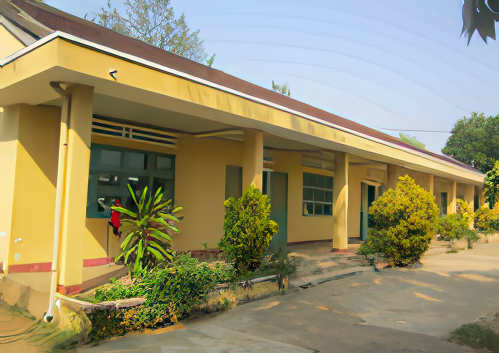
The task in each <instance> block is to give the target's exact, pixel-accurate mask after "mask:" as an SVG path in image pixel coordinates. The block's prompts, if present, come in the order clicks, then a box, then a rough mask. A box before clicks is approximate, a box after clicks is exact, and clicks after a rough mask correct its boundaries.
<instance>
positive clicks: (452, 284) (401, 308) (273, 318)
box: [78, 243, 499, 353]
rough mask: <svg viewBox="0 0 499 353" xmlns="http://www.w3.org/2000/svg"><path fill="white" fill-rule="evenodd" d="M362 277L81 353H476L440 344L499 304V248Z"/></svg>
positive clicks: (432, 258)
mask: <svg viewBox="0 0 499 353" xmlns="http://www.w3.org/2000/svg"><path fill="white" fill-rule="evenodd" d="M423 263H424V266H423V267H422V268H419V269H388V270H383V271H382V272H380V273H375V272H373V271H364V272H360V273H357V274H355V275H353V276H349V277H343V278H341V279H336V280H332V281H328V282H326V283H323V284H320V285H316V286H313V287H310V288H308V289H300V290H298V291H295V292H291V293H288V294H287V295H284V296H278V297H273V298H268V299H265V300H262V301H257V302H253V303H250V304H245V305H242V306H239V307H237V308H235V309H233V310H230V311H228V312H225V313H221V314H218V315H211V316H206V317H203V318H201V319H196V320H191V321H189V320H187V321H184V322H183V326H182V327H181V328H180V329H178V330H175V331H172V332H162V331H156V332H155V334H154V335H150V334H134V335H129V336H126V337H123V338H119V339H116V340H113V341H109V342H106V343H103V344H102V345H100V346H96V347H83V348H80V349H78V352H89V353H97V352H165V353H166V352H172V353H175V352H200V353H204V352H217V353H218V352H220V353H222V352H449V353H450V352H473V350H472V349H470V348H467V347H461V346H457V345H455V344H453V343H450V342H447V341H445V340H443V339H442V338H444V337H446V336H447V334H448V333H449V332H450V331H452V330H454V329H456V328H457V327H459V326H460V325H462V324H464V323H467V322H469V321H472V320H474V319H476V318H477V317H479V316H481V315H482V314H484V313H486V312H488V311H489V310H490V309H492V308H493V307H494V306H496V305H497V304H499V299H498V298H499V243H494V244H478V245H477V246H476V248H475V249H474V250H470V251H463V252H460V253H457V254H438V255H433V256H427V257H426V258H424V260H423Z"/></svg>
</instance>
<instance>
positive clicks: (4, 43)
mask: <svg viewBox="0 0 499 353" xmlns="http://www.w3.org/2000/svg"><path fill="white" fill-rule="evenodd" d="M23 48H24V44H23V43H21V42H20V41H18V40H17V39H16V38H15V37H14V36H13V35H12V34H10V33H9V31H7V30H6V29H5V27H4V26H2V25H1V24H0V58H5V57H7V56H9V55H11V54H14V53H15V52H16V51H18V50H21V49H23Z"/></svg>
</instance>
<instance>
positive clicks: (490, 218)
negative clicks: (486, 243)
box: [475, 203, 499, 234]
mask: <svg viewBox="0 0 499 353" xmlns="http://www.w3.org/2000/svg"><path fill="white" fill-rule="evenodd" d="M496 205H499V203H497V204H496ZM475 228H476V229H477V230H478V231H479V232H482V233H483V234H493V233H495V232H499V210H498V207H495V208H494V209H490V208H489V205H488V204H487V203H486V204H484V205H482V206H481V207H480V208H479V209H478V210H476V212H475Z"/></svg>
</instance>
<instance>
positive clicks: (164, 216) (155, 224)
mask: <svg viewBox="0 0 499 353" xmlns="http://www.w3.org/2000/svg"><path fill="white" fill-rule="evenodd" d="M128 190H129V192H130V196H131V197H132V199H133V201H134V203H135V206H136V207H135V210H136V211H131V210H129V209H126V208H124V207H116V206H113V207H111V209H112V210H114V211H117V212H119V213H120V214H121V217H120V220H121V226H120V231H121V233H122V235H123V239H124V240H123V242H122V243H121V254H120V255H119V258H121V259H123V261H124V263H125V265H126V266H127V267H128V272H129V274H130V275H135V276H139V275H140V273H141V272H142V271H144V270H148V269H151V268H154V267H156V266H157V265H158V264H160V263H161V262H165V261H169V260H171V259H172V255H173V254H174V250H173V239H172V237H171V236H172V235H173V234H174V233H178V229H177V228H176V227H175V224H176V223H177V222H180V221H181V220H182V217H178V216H177V213H178V212H179V211H180V210H182V207H173V205H172V200H168V201H164V200H163V196H164V193H163V192H162V191H161V188H159V189H158V190H157V191H156V194H155V195H154V196H152V195H151V193H149V194H148V192H147V187H145V188H144V190H143V191H142V193H141V196H140V200H137V197H136V196H135V193H134V192H133V189H132V187H131V186H130V185H128ZM132 269H133V271H132Z"/></svg>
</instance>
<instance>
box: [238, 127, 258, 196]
mask: <svg viewBox="0 0 499 353" xmlns="http://www.w3.org/2000/svg"><path fill="white" fill-rule="evenodd" d="M262 177H263V132H262V131H257V130H246V131H244V160H243V191H244V190H246V189H247V188H248V187H249V186H250V185H254V186H256V187H257V188H259V189H260V190H262V185H263V180H262Z"/></svg>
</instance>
